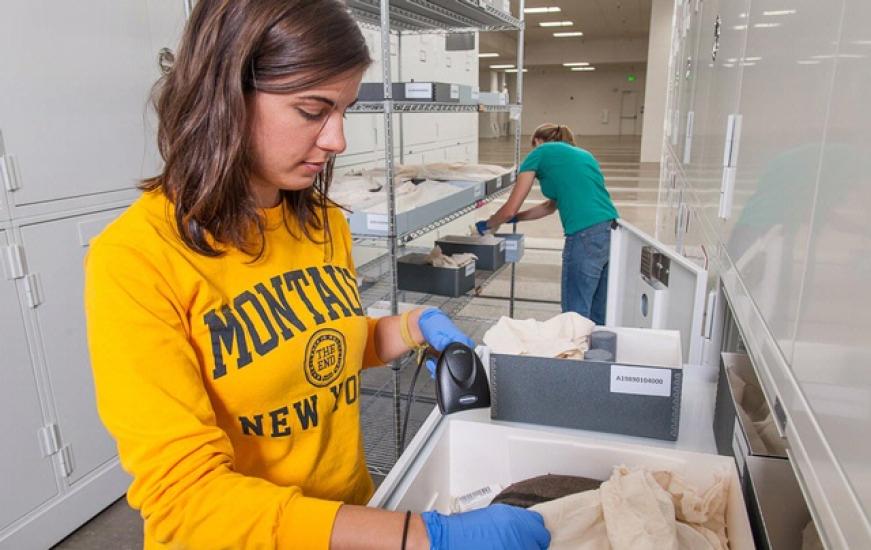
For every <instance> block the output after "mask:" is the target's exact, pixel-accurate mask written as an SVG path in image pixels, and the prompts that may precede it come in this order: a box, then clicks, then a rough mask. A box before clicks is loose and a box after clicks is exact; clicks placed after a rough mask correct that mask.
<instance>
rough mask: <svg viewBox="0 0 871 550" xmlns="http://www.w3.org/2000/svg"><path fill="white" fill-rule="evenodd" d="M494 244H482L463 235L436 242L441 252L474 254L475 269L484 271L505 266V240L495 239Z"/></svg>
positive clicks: (444, 238) (450, 236)
mask: <svg viewBox="0 0 871 550" xmlns="http://www.w3.org/2000/svg"><path fill="white" fill-rule="evenodd" d="M495 241H496V242H494V243H492V244H490V243H482V242H479V239H478V238H477V237H469V236H465V235H448V236H446V237H443V238H441V239H438V240H437V241H436V245H438V246H439V247H440V248H441V249H442V252H444V253H445V254H447V255H452V254H467V253H469V254H474V255H475V256H477V257H478V259H477V260H475V267H476V268H477V269H483V270H485V271H496V270H497V269H499V268H500V267H502V266H503V265H505V240H504V239H495Z"/></svg>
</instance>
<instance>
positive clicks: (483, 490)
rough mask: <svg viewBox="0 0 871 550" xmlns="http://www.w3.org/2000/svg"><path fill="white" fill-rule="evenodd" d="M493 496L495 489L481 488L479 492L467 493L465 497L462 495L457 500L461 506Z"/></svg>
mask: <svg viewBox="0 0 871 550" xmlns="http://www.w3.org/2000/svg"><path fill="white" fill-rule="evenodd" d="M492 494H493V489H491V488H490V487H489V486H487V487H481V488H480V489H478V490H477V491H472V492H471V493H466V494H465V495H460V496H458V497H457V500H459V501H460V504H469V503H470V502H472V501H473V500H476V499H478V498H480V497H483V496H489V495H492Z"/></svg>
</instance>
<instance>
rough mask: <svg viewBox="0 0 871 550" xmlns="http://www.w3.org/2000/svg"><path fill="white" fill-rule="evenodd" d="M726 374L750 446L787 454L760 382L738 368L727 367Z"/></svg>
mask: <svg viewBox="0 0 871 550" xmlns="http://www.w3.org/2000/svg"><path fill="white" fill-rule="evenodd" d="M726 376H727V377H728V378H729V383H730V384H731V386H732V389H733V390H734V392H735V402H736V403H737V404H738V411H737V412H738V415H739V416H740V417H741V423H742V424H743V425H744V427H745V428H746V429H747V439H748V440H749V442H750V447H751V448H753V449H762V450H764V451H765V452H767V453H769V454H772V455H776V456H786V444H785V443H784V442H783V439H782V438H781V437H780V434H779V433H778V432H777V426H776V425H775V424H774V417H773V416H772V414H771V409H770V408H769V407H768V403H767V402H766V401H765V395H764V394H763V393H762V389H761V388H760V387H759V384H758V382H756V380H753V379H752V378H751V377H750V376H744V375H743V373H741V372H739V371H738V370H736V369H726Z"/></svg>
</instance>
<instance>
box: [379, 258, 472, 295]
mask: <svg viewBox="0 0 871 550" xmlns="http://www.w3.org/2000/svg"><path fill="white" fill-rule="evenodd" d="M426 258H427V255H426V254H420V253H417V252H412V253H411V254H406V255H405V256H402V257H401V258H399V259H398V260H397V261H396V276H397V279H398V287H399V290H408V291H411V292H423V293H425V294H438V295H440V296H451V297H454V298H456V297H457V296H462V295H463V294H465V293H467V292H469V291H470V290H472V289H474V288H475V263H474V262H469V263H468V264H467V265H465V266H463V267H460V268H457V269H454V268H449V267H435V266H433V265H430V264H428V263H426Z"/></svg>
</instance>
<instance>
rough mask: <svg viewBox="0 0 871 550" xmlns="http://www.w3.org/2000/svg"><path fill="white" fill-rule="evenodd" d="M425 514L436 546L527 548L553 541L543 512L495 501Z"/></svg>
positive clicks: (477, 549) (479, 549) (436, 548)
mask: <svg viewBox="0 0 871 550" xmlns="http://www.w3.org/2000/svg"><path fill="white" fill-rule="evenodd" d="M422 516H423V523H424V525H426V532H427V534H428V535H429V543H430V548H432V549H433V550H447V549H452V548H475V550H489V549H493V550H497V549H507V550H513V549H515V548H516V549H519V550H527V549H529V548H539V549H544V548H547V547H548V545H550V533H549V532H548V530H547V529H546V528H545V526H544V518H542V517H541V514H539V513H538V512H534V511H532V510H526V509H524V508H518V507H517V506H508V505H507V504H493V505H490V506H488V507H486V508H481V509H480V510H472V511H471V512H464V513H462V514H452V515H450V516H445V515H442V514H439V513H438V512H424V513H423V514H422Z"/></svg>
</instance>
